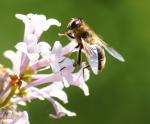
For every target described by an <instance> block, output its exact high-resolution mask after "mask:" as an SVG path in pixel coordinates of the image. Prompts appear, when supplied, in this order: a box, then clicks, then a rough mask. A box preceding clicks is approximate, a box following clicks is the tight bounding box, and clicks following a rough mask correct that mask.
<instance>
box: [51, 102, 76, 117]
mask: <svg viewBox="0 0 150 124" xmlns="http://www.w3.org/2000/svg"><path fill="white" fill-rule="evenodd" d="M52 104H53V105H54V108H55V110H56V115H54V114H50V117H52V118H55V119H59V118H62V117H64V116H65V115H67V116H69V117H71V116H76V113H74V112H71V111H69V110H67V109H65V108H64V107H63V106H62V105H61V104H60V103H58V102H57V101H54V102H53V103H52Z"/></svg>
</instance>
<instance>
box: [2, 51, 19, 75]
mask: <svg viewBox="0 0 150 124" xmlns="http://www.w3.org/2000/svg"><path fill="white" fill-rule="evenodd" d="M4 56H5V57H6V58H8V59H9V60H10V61H11V62H12V64H13V72H14V73H15V74H19V73H20V66H21V53H20V52H19V51H18V52H16V53H15V52H13V51H11V50H7V51H5V52H4Z"/></svg>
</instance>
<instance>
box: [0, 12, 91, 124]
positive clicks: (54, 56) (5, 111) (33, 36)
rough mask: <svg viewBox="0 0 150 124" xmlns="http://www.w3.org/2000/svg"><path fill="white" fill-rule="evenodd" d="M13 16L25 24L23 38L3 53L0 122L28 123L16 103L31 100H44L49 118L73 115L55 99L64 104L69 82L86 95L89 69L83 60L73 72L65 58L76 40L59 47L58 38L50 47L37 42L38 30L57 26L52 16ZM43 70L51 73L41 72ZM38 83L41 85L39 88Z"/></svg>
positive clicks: (41, 30) (69, 59)
mask: <svg viewBox="0 0 150 124" xmlns="http://www.w3.org/2000/svg"><path fill="white" fill-rule="evenodd" d="M16 18H17V19H19V20H21V21H23V23H24V24H25V32H24V37H23V41H22V42H19V43H17V45H16V46H15V48H16V51H15V52H14V51H11V50H7V51H5V53H4V56H5V57H6V58H8V59H9V60H10V61H11V62H12V65H13V66H12V69H9V68H7V67H5V66H3V65H0V123H4V124H5V123H6V124H7V123H9V124H11V123H12V124H20V123H21V124H29V119H28V113H27V112H26V111H23V112H21V111H18V108H17V106H18V105H26V104H27V103H28V102H31V101H32V100H34V99H40V100H45V99H46V100H48V101H49V102H50V103H52V105H53V106H54V109H55V111H56V114H50V117H53V118H61V117H63V116H65V115H67V116H76V113H74V112H71V111H69V110H67V109H65V108H64V107H63V106H62V105H61V104H60V103H59V102H58V101H56V99H55V98H57V99H59V100H61V101H62V102H63V103H64V104H66V103H68V98H67V94H66V93H65V91H64V88H68V87H70V86H71V85H74V86H77V87H79V88H80V89H81V90H83V92H84V94H85V95H86V96H88V95H89V89H88V87H87V84H86V83H85V82H86V81H87V80H88V79H89V70H88V69H85V68H84V67H85V66H86V65H85V63H84V62H83V63H82V67H81V68H80V70H79V71H76V70H75V67H74V66H73V65H74V60H73V59H71V58H69V57H68V54H70V53H71V52H73V50H74V48H75V47H76V46H77V43H76V42H75V41H71V42H70V43H69V44H67V45H66V46H64V47H63V46H62V44H61V43H60V41H56V42H55V43H54V45H53V46H50V44H48V42H46V41H39V40H40V36H41V35H42V33H43V32H44V31H47V30H48V29H49V28H50V27H51V26H53V25H54V26H58V27H59V26H61V23H60V22H59V21H57V20H56V19H46V17H45V16H44V15H37V14H27V15H22V14H16ZM43 70H49V72H51V73H48V74H45V73H42V71H43ZM39 72H40V73H39ZM43 84H46V85H44V86H43ZM41 85H42V86H43V87H41V88H39V86H41Z"/></svg>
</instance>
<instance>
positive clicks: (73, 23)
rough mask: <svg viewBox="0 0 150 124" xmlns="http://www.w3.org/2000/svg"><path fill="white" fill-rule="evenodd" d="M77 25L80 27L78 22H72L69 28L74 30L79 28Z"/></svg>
mask: <svg viewBox="0 0 150 124" xmlns="http://www.w3.org/2000/svg"><path fill="white" fill-rule="evenodd" d="M79 25H80V20H75V21H74V22H72V24H71V26H70V28H71V29H75V28H77V27H79Z"/></svg>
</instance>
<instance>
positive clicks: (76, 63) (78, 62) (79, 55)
mask: <svg viewBox="0 0 150 124" xmlns="http://www.w3.org/2000/svg"><path fill="white" fill-rule="evenodd" d="M78 47H79V51H78V54H77V61H76V62H75V64H74V66H75V67H76V66H80V65H81V60H82V59H81V58H82V56H81V51H82V47H81V46H80V45H78V46H77V47H76V48H78Z"/></svg>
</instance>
